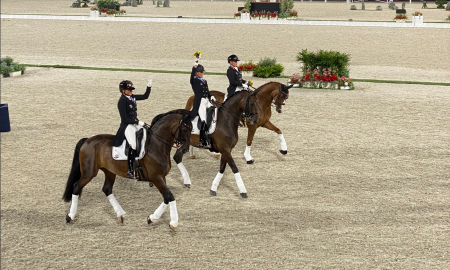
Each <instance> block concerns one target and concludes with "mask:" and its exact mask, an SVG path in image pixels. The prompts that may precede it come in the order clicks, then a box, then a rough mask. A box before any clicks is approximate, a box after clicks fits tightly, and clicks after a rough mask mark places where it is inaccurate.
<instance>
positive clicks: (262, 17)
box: [259, 10, 267, 20]
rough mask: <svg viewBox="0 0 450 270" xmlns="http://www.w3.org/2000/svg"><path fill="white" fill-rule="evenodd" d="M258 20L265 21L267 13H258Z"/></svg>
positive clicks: (262, 11) (263, 11)
mask: <svg viewBox="0 0 450 270" xmlns="http://www.w3.org/2000/svg"><path fill="white" fill-rule="evenodd" d="M259 19H260V20H267V12H266V11H265V10H261V11H260V12H259Z"/></svg>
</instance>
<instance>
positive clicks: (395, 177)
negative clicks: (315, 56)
mask: <svg viewBox="0 0 450 270" xmlns="http://www.w3.org/2000/svg"><path fill="white" fill-rule="evenodd" d="M32 2H33V3H34V2H37V1H32ZM59 2H60V1H58V5H59ZM52 3H55V4H56V3H57V1H53V2H52ZM149 3H150V2H149ZM175 3H176V4H177V5H178V3H179V2H175V1H174V2H173V5H174V6H175ZM180 3H183V4H186V3H187V2H186V3H185V2H180ZM214 3H216V2H214ZM69 4H70V3H68V2H67V3H64V5H65V6H66V5H69ZM146 4H147V2H145V4H144V6H143V7H145V6H146ZM196 4H197V3H196ZM227 4H230V3H227ZM234 4H236V6H239V5H241V3H234ZM234 4H233V5H234ZM296 4H297V3H296ZM30 5H31V4H30ZM61 5H62V4H61ZM203 5H204V6H210V5H211V3H209V2H204V3H203V2H202V6H203ZM222 5H224V3H222V2H218V3H217V6H219V7H221V6H222ZM211 6H212V5H211ZM217 6H216V7H217ZM305 6H306V5H305ZM30 7H33V6H29V5H27V8H30ZM47 7H48V10H49V12H50V11H51V9H52V8H53V7H52V5H47ZM139 8H141V7H139ZM174 8H175V7H174ZM1 9H2V13H4V12H7V11H8V12H9V11H11V12H19V11H20V10H23V9H24V6H22V5H13V4H12V1H3V0H2V7H1ZM222 12H223V11H222ZM383 12H384V11H383ZM208 14H209V13H208ZM208 16H209V15H208ZM118 31H121V32H125V33H126V35H125V37H126V38H129V41H128V42H124V41H123V38H122V36H121V35H117V32H118ZM447 32H448V31H447ZM447 32H446V31H443V30H436V29H427V30H426V31H423V29H401V30H400V29H382V30H380V29H372V28H361V29H359V28H336V27H334V28H333V27H286V28H282V29H280V28H277V27H275V26H270V27H264V28H260V27H258V26H245V27H234V26H233V27H231V26H214V27H211V26H207V25H190V24H187V25H179V24H133V23H123V24H122V23H85V22H75V23H73V22H72V23H69V22H63V21H61V22H58V23H55V22H50V21H26V20H2V23H1V47H2V57H3V56H5V55H9V56H12V57H13V58H14V59H16V60H18V61H19V62H22V63H30V64H33V63H34V64H66V65H83V66H98V67H123V68H149V69H150V68H151V69H156V68H160V69H169V70H189V68H190V67H191V64H192V63H191V62H192V60H193V59H192V56H191V54H192V53H193V51H194V50H201V51H202V52H203V53H204V54H205V57H204V59H202V61H203V63H204V64H205V67H206V69H207V70H208V71H218V72H224V69H225V68H226V63H225V61H224V59H226V56H228V55H229V54H231V53H237V54H238V55H239V56H240V58H243V60H249V59H253V60H258V59H259V58H260V57H265V56H271V57H276V58H277V60H279V62H281V63H283V65H285V67H286V72H289V73H290V72H295V71H297V70H298V68H299V66H298V63H297V62H295V55H296V53H297V52H298V51H300V50H301V49H302V48H308V49H311V50H317V49H327V50H338V51H341V52H348V53H350V55H351V57H352V59H351V61H352V62H351V64H352V66H351V68H352V69H351V74H352V75H353V76H354V77H359V78H379V79H402V80H417V81H439V82H450V79H449V77H448V74H449V71H450V70H449V69H450V68H449V67H448V61H447V60H446V59H445V56H446V55H448V53H446V54H442V55H436V54H435V52H436V48H442V51H445V50H446V49H445V48H446V47H444V46H443V45H444V44H448V42H447V41H448V40H446V38H448V35H445V34H446V33H447ZM197 33H202V34H201V35H200V36H201V38H199V37H198V36H199V35H197ZM217 33H220V34H217ZM230 35H235V36H236V38H237V40H240V41H242V43H240V44H239V45H236V43H235V42H234V41H233V42H231V41H230V40H229V38H227V37H229V36H230ZM248 36H250V37H251V38H250V39H245V37H248ZM399 36H400V37H401V38H398V37H399ZM348 37H351V38H348ZM257 39H258V40H264V41H265V42H260V43H257V42H255V41H254V40H257ZM397 40H399V41H398V42H397ZM413 40H415V41H413ZM417 40H418V42H416V41H417ZM49 41H51V42H49ZM427 42H428V43H427ZM431 42H433V44H434V45H435V46H434V45H431ZM445 42H447V43H445ZM17 44H20V46H17ZM400 46H401V48H400ZM386 47H388V49H386ZM416 62H417V63H420V67H417V65H416V64H415V63H416ZM149 76H151V77H153V79H154V86H153V90H152V93H151V96H150V99H149V100H147V101H142V102H140V103H138V107H139V116H140V118H141V119H143V120H145V121H146V122H151V119H152V118H153V117H154V116H155V115H157V114H159V113H162V112H167V111H169V110H172V109H175V108H182V107H184V102H185V100H186V99H187V97H188V96H189V95H191V93H192V90H191V89H190V86H189V84H188V77H189V75H186V74H181V75H180V74H161V73H155V74H151V73H142V72H107V71H88V70H65V69H45V68H29V69H28V70H27V73H26V74H25V75H24V76H21V77H13V78H1V100H2V103H8V105H9V114H10V122H11V128H12V131H11V132H9V133H2V134H1V244H2V245H1V268H2V269H69V268H77V269H446V268H447V267H448V265H449V263H450V257H449V256H450V254H449V250H450V244H449V242H448V239H449V238H450V230H449V222H450V216H449V212H448V208H449V206H448V200H449V198H450V192H449V184H448V180H449V174H448V172H449V171H450V166H449V164H450V153H449V149H450V136H449V134H450V122H449V121H448V115H450V109H449V108H450V87H443V86H420V85H394V84H373V83H358V84H357V90H355V91H329V90H328V91H327V90H312V89H292V91H291V93H290V98H289V99H288V101H287V105H286V110H285V113H283V114H281V115H280V114H276V115H273V116H272V122H273V123H274V124H275V125H277V126H278V127H279V128H280V129H282V130H283V133H284V136H285V138H286V141H287V145H288V155H287V156H282V155H281V154H280V153H279V152H278V149H279V147H280V145H279V141H278V138H277V137H276V135H275V134H274V133H272V132H269V131H267V130H262V129H260V130H258V131H257V133H256V137H255V140H254V144H253V147H252V156H253V157H254V158H255V161H256V162H255V164H254V165H252V166H248V165H246V164H245V159H244V158H243V151H244V149H245V142H244V138H245V137H246V130H244V129H241V130H240V131H239V135H240V138H241V140H240V141H239V143H238V145H237V146H236V148H235V149H234V151H233V154H234V158H235V161H236V164H237V166H238V168H239V169H240V172H241V175H242V178H243V180H244V183H245V185H246V188H247V190H248V195H249V198H248V199H246V200H244V199H241V198H240V196H239V192H238V188H237V186H236V183H235V180H234V177H233V175H232V173H231V170H230V169H229V168H227V169H226V171H225V175H224V178H223V180H222V182H221V185H220V186H219V189H218V196H217V197H210V196H209V193H208V192H209V189H210V186H211V182H212V180H213V179H214V176H215V175H216V174H217V171H218V170H219V162H218V161H217V160H216V159H214V158H213V157H211V155H210V154H209V153H208V152H207V151H197V157H198V159H197V160H189V159H188V158H187V156H185V159H184V164H185V166H186V168H187V170H188V171H189V173H190V175H191V180H192V182H193V185H192V188H191V189H186V188H184V187H183V183H182V181H183V180H182V177H181V174H180V172H179V171H178V169H177V168H176V166H175V167H173V168H172V171H171V173H170V174H169V176H168V179H167V182H168V185H169V188H170V189H171V191H172V192H173V193H174V195H175V197H176V199H177V206H178V212H179V218H180V226H179V231H178V232H176V233H173V232H171V231H170V229H169V228H168V224H169V219H170V217H169V213H168V211H167V212H166V213H165V214H164V215H163V217H162V219H161V220H160V222H159V223H157V224H155V225H154V226H147V224H146V217H147V216H148V215H149V214H151V213H152V212H153V211H154V210H155V209H156V207H157V206H158V205H159V204H160V203H161V201H162V197H161V195H160V194H159V192H157V190H156V189H155V188H149V187H148V185H146V184H144V183H140V182H135V181H132V180H126V179H123V178H118V179H117V180H116V184H115V187H114V194H115V196H116V198H117V199H118V201H119V202H120V203H121V205H122V207H123V208H124V210H125V211H126V212H127V215H126V219H125V225H123V226H120V225H118V224H117V223H116V221H115V213H114V211H113V209H112V207H111V205H110V204H109V202H108V200H107V199H106V198H105V196H104V194H103V193H102V191H101V188H102V185H103V179H104V176H103V175H102V174H99V175H98V176H97V177H96V178H95V179H94V180H93V181H92V182H91V183H89V184H88V185H87V186H86V188H85V189H84V191H83V196H82V197H81V200H80V204H79V211H78V216H77V219H76V221H75V222H74V224H71V225H67V224H65V219H64V217H65V215H66V214H67V211H68V210H69V204H66V203H64V202H63V201H62V200H61V196H62V192H63V190H64V187H65V183H66V181H67V175H68V173H69V169H70V165H71V162H72V155H73V150H74V147H75V144H76V142H77V141H78V140H79V139H80V138H83V137H88V136H92V135H95V134H100V133H115V132H116V130H117V128H118V124H119V116H118V113H117V110H116V104H117V99H118V97H119V91H118V89H117V84H118V82H119V81H120V80H122V79H129V80H131V81H133V82H134V84H135V86H136V88H137V90H136V91H137V93H142V92H143V91H144V89H145V85H146V82H147V78H148V77H149ZM206 78H207V80H208V82H209V83H210V85H211V86H212V87H211V88H212V89H215V90H222V91H224V90H225V88H226V87H227V79H226V77H225V76H212V75H208V76H207V77H206ZM276 80H277V81H280V82H284V79H276ZM267 81H268V80H264V79H257V78H255V79H254V82H255V84H256V85H261V84H263V83H265V82H267ZM174 97H177V98H174ZM274 113H275V112H274ZM172 165H174V164H172Z"/></svg>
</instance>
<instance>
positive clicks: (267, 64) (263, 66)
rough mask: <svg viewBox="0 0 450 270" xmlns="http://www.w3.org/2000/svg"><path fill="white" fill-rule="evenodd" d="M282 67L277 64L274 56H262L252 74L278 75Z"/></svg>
mask: <svg viewBox="0 0 450 270" xmlns="http://www.w3.org/2000/svg"><path fill="white" fill-rule="evenodd" d="M283 70H284V67H283V66H282V65H281V64H277V60H276V59H275V58H273V59H271V58H267V57H266V58H264V59H261V60H259V62H258V66H257V67H255V68H254V69H253V76H255V77H261V78H269V77H278V76H280V75H281V73H283Z"/></svg>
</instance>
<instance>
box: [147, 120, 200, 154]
mask: <svg viewBox="0 0 450 270" xmlns="http://www.w3.org/2000/svg"><path fill="white" fill-rule="evenodd" d="M187 117H188V116H187ZM144 127H145V128H146V129H147V132H148V133H149V134H150V135H151V136H153V137H155V138H156V139H157V140H158V141H160V142H162V143H164V144H165V145H168V146H171V147H173V148H176V149H179V148H181V146H182V145H183V143H184V142H185V141H187V140H186V139H184V137H183V134H184V132H189V134H190V133H191V132H192V123H191V125H188V124H186V123H185V122H184V118H183V117H182V118H181V119H180V123H179V124H178V127H177V129H176V130H175V134H177V132H178V136H177V138H176V139H175V142H174V143H172V142H171V141H170V142H169V141H167V140H165V139H163V138H161V137H160V136H158V135H157V134H156V133H154V132H153V131H152V130H151V129H150V126H149V125H146V126H144ZM183 129H187V130H186V131H183Z"/></svg>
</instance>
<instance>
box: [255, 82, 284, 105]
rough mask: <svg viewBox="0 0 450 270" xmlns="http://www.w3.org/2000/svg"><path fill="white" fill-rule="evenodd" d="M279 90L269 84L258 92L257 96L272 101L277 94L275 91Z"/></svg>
mask: <svg viewBox="0 0 450 270" xmlns="http://www.w3.org/2000/svg"><path fill="white" fill-rule="evenodd" d="M276 91H279V89H277V88H275V87H273V86H271V85H268V86H267V87H266V88H264V89H261V90H260V91H259V93H258V95H257V96H259V97H261V98H263V99H265V100H266V101H268V102H269V103H271V102H272V101H273V99H274V97H275V96H276V94H275V92H276Z"/></svg>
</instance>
